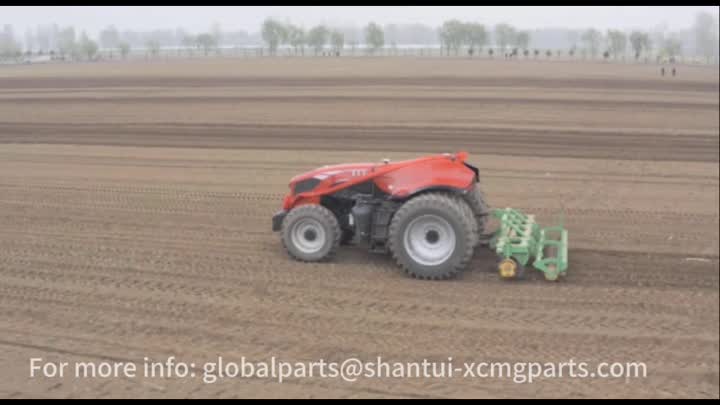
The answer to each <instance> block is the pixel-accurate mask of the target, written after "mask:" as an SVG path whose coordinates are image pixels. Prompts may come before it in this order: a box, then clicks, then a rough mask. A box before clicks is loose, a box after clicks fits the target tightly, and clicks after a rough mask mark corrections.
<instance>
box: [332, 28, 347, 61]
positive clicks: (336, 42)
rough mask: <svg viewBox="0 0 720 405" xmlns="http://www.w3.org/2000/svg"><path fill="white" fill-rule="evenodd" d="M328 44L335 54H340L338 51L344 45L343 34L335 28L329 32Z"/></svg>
mask: <svg viewBox="0 0 720 405" xmlns="http://www.w3.org/2000/svg"><path fill="white" fill-rule="evenodd" d="M330 44H331V45H332V47H333V53H335V55H336V56H340V52H341V51H342V49H343V48H344V47H345V35H343V33H342V32H340V31H337V30H335V31H333V32H331V33H330Z"/></svg>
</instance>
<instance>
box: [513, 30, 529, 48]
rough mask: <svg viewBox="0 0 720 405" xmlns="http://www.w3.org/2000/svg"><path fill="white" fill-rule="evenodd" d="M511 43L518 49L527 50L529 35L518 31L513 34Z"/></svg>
mask: <svg viewBox="0 0 720 405" xmlns="http://www.w3.org/2000/svg"><path fill="white" fill-rule="evenodd" d="M513 43H514V44H515V46H516V47H518V48H520V49H527V47H528V46H529V45H530V33H529V32H527V31H518V32H517V34H515V38H514V41H513Z"/></svg>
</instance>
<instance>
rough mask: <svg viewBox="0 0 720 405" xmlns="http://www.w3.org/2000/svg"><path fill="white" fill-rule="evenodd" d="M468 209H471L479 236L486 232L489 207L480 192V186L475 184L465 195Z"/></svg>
mask: <svg viewBox="0 0 720 405" xmlns="http://www.w3.org/2000/svg"><path fill="white" fill-rule="evenodd" d="M466 198H467V201H468V203H470V208H472V211H473V214H474V216H475V222H476V223H477V228H478V233H479V234H480V235H482V234H484V233H485V232H487V223H488V218H489V217H490V206H489V205H488V204H487V202H486V201H485V196H484V195H483V192H482V190H480V184H478V183H475V186H474V187H473V189H472V191H471V192H469V193H468V194H467V195H466Z"/></svg>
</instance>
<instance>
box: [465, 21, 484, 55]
mask: <svg viewBox="0 0 720 405" xmlns="http://www.w3.org/2000/svg"><path fill="white" fill-rule="evenodd" d="M466 27H467V28H466V29H467V34H466V37H467V40H468V46H469V47H470V50H469V51H470V55H472V52H473V49H474V48H475V47H477V48H478V54H479V53H480V50H481V49H482V47H484V46H485V44H486V43H487V39H488V38H487V37H488V35H487V31H485V26H484V25H482V24H478V23H469V24H466Z"/></svg>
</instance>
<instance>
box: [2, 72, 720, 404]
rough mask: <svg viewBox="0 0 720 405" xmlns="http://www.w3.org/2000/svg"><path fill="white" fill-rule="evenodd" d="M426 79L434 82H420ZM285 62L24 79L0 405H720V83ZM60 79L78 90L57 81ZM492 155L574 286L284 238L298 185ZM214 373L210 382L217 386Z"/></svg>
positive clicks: (650, 76)
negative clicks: (266, 374) (612, 372)
mask: <svg viewBox="0 0 720 405" xmlns="http://www.w3.org/2000/svg"><path fill="white" fill-rule="evenodd" d="M412 63H417V66H416V68H414V69H412V72H407V73H403V72H404V69H406V68H407V67H408V66H410V65H411V64H412ZM656 68H657V67H656V66H654V65H644V66H640V65H610V64H607V65H606V64H582V63H550V62H548V63H537V62H527V63H523V61H514V62H501V61H467V60H423V59H417V60H415V59H393V58H388V59H357V60H344V59H340V60H334V59H333V60H327V61H324V62H322V63H320V61H318V60H313V59H300V60H294V59H279V60H271V59H263V60H242V59H238V60H225V61H216V62H207V61H203V62H200V61H190V62H186V63H179V62H177V63H172V64H171V63H158V64H141V63H127V64H100V65H63V66H54V67H53V66H26V67H13V68H11V67H3V68H2V69H0V250H1V251H2V255H0V348H2V350H0V366H2V367H1V371H0V397H98V396H99V397H130V396H142V397H166V396H171V397H186V396H190V397H198V396H212V397H214V396H218V397H236V396H237V397H288V396H299V397H336V396H337V397H396V396H397V397H535V396H544V397H565V396H571V397H647V396H649V397H710V398H717V397H718V395H719V391H718V379H719V378H720V376H719V374H720V372H719V370H718V363H719V355H718V350H719V331H718V328H719V320H718V318H719V309H718V307H719V302H718V300H719V275H720V274H719V273H720V271H719V260H718V254H719V248H718V239H719V231H718V226H719V222H718V218H719V213H718V203H719V201H718V200H719V198H718V195H719V181H718V140H719V135H718V129H719V124H718V77H717V71H714V72H713V71H708V70H704V69H702V68H697V67H688V68H686V69H685V70H682V71H681V72H680V73H681V76H680V77H679V78H676V79H673V78H668V77H665V78H661V77H659V74H658V72H657V71H656V70H657V69H656ZM53 69H54V70H53ZM461 149H464V150H468V151H469V152H470V153H471V161H472V162H473V163H474V164H476V165H477V166H478V167H479V168H480V173H481V177H482V185H483V189H484V190H485V193H486V195H487V198H488V202H489V203H490V204H491V205H492V206H493V207H503V206H513V207H518V208H520V209H523V210H526V211H528V212H532V213H535V214H536V215H537V219H538V220H539V221H540V222H541V223H543V224H548V225H549V224H552V223H553V222H555V221H556V220H557V219H558V217H559V216H560V213H561V212H562V213H563V215H562V216H563V221H564V224H565V226H566V227H567V229H568V230H569V234H570V246H571V249H570V269H569V275H568V277H567V278H566V279H565V280H562V281H560V282H558V283H550V282H546V281H545V280H543V279H542V277H541V275H540V274H539V273H537V272H531V273H530V275H529V279H528V280H525V281H523V282H517V283H515V282H510V283H508V282H503V281H501V280H499V279H498V277H497V274H496V273H495V272H494V271H493V270H492V269H491V268H490V267H491V266H492V265H493V263H494V258H493V255H492V254H490V253H489V252H486V251H483V250H478V251H477V252H476V254H475V258H474V260H473V262H472V264H471V266H470V269H469V270H468V271H467V272H466V273H464V274H463V275H462V276H461V277H460V278H459V279H457V280H453V281H448V282H422V281H418V280H413V279H409V278H407V277H406V276H404V275H403V274H402V273H401V272H400V271H399V269H398V268H397V267H396V266H395V265H394V263H393V262H392V260H391V259H390V258H389V257H386V256H378V255H372V254H369V253H367V252H366V251H364V250H363V249H361V248H359V247H348V248H344V249H341V251H340V253H339V255H338V256H337V258H336V259H335V260H334V261H332V262H331V263H323V264H301V263H297V262H294V261H291V260H290V259H289V257H288V256H287V254H286V253H285V252H284V251H283V249H282V246H281V243H280V240H279V236H278V235H277V234H273V233H272V232H271V231H270V217H271V216H272V214H273V213H274V212H275V211H276V210H277V209H278V208H279V206H280V203H281V199H282V196H283V194H284V193H285V191H286V190H287V181H288V180H289V178H290V177H291V176H293V175H295V174H297V173H300V172H302V171H305V170H308V169H311V168H314V167H316V166H320V165H324V164H333V163H339V162H352V161H379V160H381V159H382V158H385V157H387V158H391V159H404V158H409V157H413V156H417V155H418V154H419V153H424V152H433V153H434V152H445V151H455V150H461ZM145 356H147V357H150V358H152V359H154V360H165V359H166V358H167V357H169V356H176V357H177V358H178V360H180V361H185V362H195V363H196V364H198V367H199V365H200V364H202V363H203V362H207V361H213V360H216V359H217V356H222V357H223V358H225V359H226V360H227V361H239V360H240V358H241V357H242V356H245V357H246V359H247V360H250V361H263V360H269V359H270V357H272V356H275V357H277V358H278V359H280V360H284V361H293V362H294V361H318V360H319V359H325V360H326V361H337V360H342V359H345V358H348V357H357V358H360V359H364V360H371V361H372V360H375V358H376V356H382V357H383V358H384V359H386V360H388V361H395V360H397V361H403V362H413V361H422V360H423V359H425V358H427V359H434V360H438V361H444V360H446V359H447V357H452V358H453V359H454V362H455V363H456V364H461V362H462V361H469V362H481V361H497V362H505V361H508V362H521V361H536V362H543V363H545V362H567V361H569V360H571V359H574V360H575V361H586V362H589V363H590V364H597V363H599V362H603V361H606V362H632V361H636V362H645V363H646V364H647V367H648V376H647V378H644V379H631V380H629V381H625V380H624V379H599V378H594V379H572V378H560V379H554V380H552V379H544V380H540V381H537V382H534V383H532V384H527V383H526V384H516V383H513V381H512V380H510V379H468V378H457V377H456V378H452V379H413V378H410V379H393V378H387V379H379V380H378V379H360V380H358V381H357V382H355V383H347V382H343V381H341V380H339V379H322V378H309V379H298V378H291V379H289V380H288V381H285V382H283V383H282V384H278V383H277V382H274V381H272V380H270V379H261V378H256V379H252V380H240V379H228V380H225V381H223V382H218V383H215V384H204V383H203V382H202V380H201V378H200V377H198V378H194V379H157V378H156V379H127V378H126V379H122V378H121V379H91V380H77V379H73V378H63V379H46V378H34V379H31V378H29V377H28V376H29V359H30V358H31V357H42V358H44V359H47V360H54V361H70V362H73V361H103V360H105V361H107V360H112V361H134V362H137V363H138V364H142V360H143V357H145ZM197 372H198V373H201V372H202V370H201V369H200V370H197Z"/></svg>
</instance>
